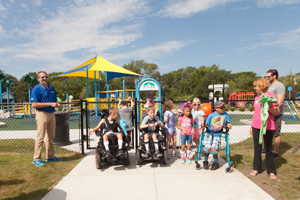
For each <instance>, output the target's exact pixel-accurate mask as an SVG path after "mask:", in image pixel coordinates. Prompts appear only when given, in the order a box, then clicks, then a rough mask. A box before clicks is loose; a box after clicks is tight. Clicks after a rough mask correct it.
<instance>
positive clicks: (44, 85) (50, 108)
mask: <svg viewBox="0 0 300 200" xmlns="http://www.w3.org/2000/svg"><path fill="white" fill-rule="evenodd" d="M37 78H38V80H39V82H40V84H38V85H36V86H35V87H34V88H33V89H32V95H31V100H30V101H31V102H32V107H33V108H36V116H35V118H36V124H37V133H38V134H37V137H36V139H35V145H34V155H33V164H34V165H36V166H38V167H40V166H43V165H44V163H43V162H42V161H41V151H42V147H43V144H44V138H45V136H46V139H45V147H46V162H51V161H52V162H56V161H61V160H62V159H61V158H57V157H55V156H54V145H53V143H54V137H55V114H54V112H55V108H58V107H59V106H60V104H59V103H58V102H57V97H56V92H55V89H54V88H53V87H52V86H50V85H48V75H47V73H46V72H44V71H40V72H38V73H37Z"/></svg>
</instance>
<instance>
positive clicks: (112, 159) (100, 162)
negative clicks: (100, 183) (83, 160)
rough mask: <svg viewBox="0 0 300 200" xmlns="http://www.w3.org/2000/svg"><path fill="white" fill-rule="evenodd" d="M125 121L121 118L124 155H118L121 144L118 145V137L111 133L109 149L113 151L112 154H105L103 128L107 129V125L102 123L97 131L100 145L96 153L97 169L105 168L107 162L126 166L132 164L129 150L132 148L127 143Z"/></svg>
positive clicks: (120, 130)
mask: <svg viewBox="0 0 300 200" xmlns="http://www.w3.org/2000/svg"><path fill="white" fill-rule="evenodd" d="M124 123H125V121H122V120H120V126H121V127H119V131H118V132H120V133H122V134H123V145H122V150H123V152H124V154H123V155H122V156H119V155H118V150H119V145H118V138H117V136H116V135H114V134H110V135H109V138H108V141H109V150H110V153H111V156H108V157H107V156H106V154H105V147H104V144H103V135H104V133H103V130H104V129H105V125H104V124H102V126H101V128H100V130H99V131H96V132H95V133H96V136H99V137H100V139H99V142H98V146H97V148H96V154H95V163H96V168H97V169H103V167H104V165H105V164H112V165H115V164H117V163H122V164H123V165H124V166H128V165H130V161H129V154H128V150H130V148H129V146H128V144H127V132H126V129H125V131H124V130H123V128H125V127H126V124H125V126H124Z"/></svg>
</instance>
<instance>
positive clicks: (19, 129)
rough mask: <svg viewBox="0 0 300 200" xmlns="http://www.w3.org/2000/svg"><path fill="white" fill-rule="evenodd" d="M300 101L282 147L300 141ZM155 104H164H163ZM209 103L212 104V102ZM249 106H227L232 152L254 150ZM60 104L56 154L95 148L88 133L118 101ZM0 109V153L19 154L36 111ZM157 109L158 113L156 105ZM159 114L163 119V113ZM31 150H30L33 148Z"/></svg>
mask: <svg viewBox="0 0 300 200" xmlns="http://www.w3.org/2000/svg"><path fill="white" fill-rule="evenodd" d="M299 101H300V100H297V99H296V100H295V99H292V100H287V101H286V102H285V104H286V105H285V110H284V115H283V118H282V128H281V147H285V148H292V147H293V146H295V145H297V144H298V143H299V142H300V116H299V111H300V108H299V106H300V105H299V103H300V102H299ZM186 102H187V101H173V103H174V107H173V110H172V111H173V112H174V113H175V114H177V110H178V108H179V106H180V105H182V104H184V103H186ZM207 102H209V101H208V100H201V103H207ZM291 102H293V103H291ZM127 103H130V102H127ZM145 103H146V102H145V101H140V102H137V101H135V107H134V109H133V122H134V128H135V129H134V132H133V134H132V144H133V146H134V147H135V146H137V145H138V141H137V140H136V138H137V136H138V135H139V130H138V128H139V126H140V122H138V121H137V117H136V116H137V115H140V116H141V117H140V121H142V119H143V117H144V116H146V115H147V112H146V109H145V108H144V104H145ZM157 103H162V104H163V103H164V102H157ZM157 103H156V104H157ZM210 103H211V104H213V102H210ZM250 103H251V102H250ZM250 103H249V101H247V102H246V103H245V104H244V105H245V107H238V105H241V101H230V102H228V104H227V106H226V110H227V109H228V111H227V113H228V115H229V118H230V123H231V124H232V129H231V130H230V131H229V138H230V139H229V141H230V145H231V148H232V149H252V148H253V140H252V137H251V136H250V134H249V129H250V126H251V122H252V118H253V111H251V110H252V108H251V104H250ZM62 105H63V108H62V111H58V112H56V137H55V146H56V149H55V150H56V152H59V151H60V150H61V149H68V150H71V151H75V152H81V153H84V151H85V149H94V148H96V147H97V144H98V141H99V138H98V137H97V136H96V135H95V134H93V135H88V131H89V130H91V129H92V128H94V127H95V126H97V124H98V123H99V122H100V120H101V118H102V117H105V116H108V112H107V111H108V109H109V108H110V107H117V102H87V101H83V100H82V101H80V102H71V103H62ZM0 107H1V108H2V109H1V110H0V150H1V151H6V152H14V151H18V152H22V148H24V147H28V145H32V144H33V143H34V140H35V138H36V135H37V130H36V121H35V109H30V104H26V103H11V104H0ZM8 107H9V109H8ZM156 108H157V110H158V106H156ZM12 109H13V110H12ZM8 111H10V112H8ZM12 111H13V112H12ZM30 111H31V112H30ZM12 113H13V114H12ZM158 114H159V115H161V116H162V117H163V114H164V113H158ZM179 145H180V131H179V130H177V147H178V146H179ZM224 145H225V141H224V140H222V146H224ZM57 147H60V148H57ZM31 148H32V151H33V150H34V145H32V146H31Z"/></svg>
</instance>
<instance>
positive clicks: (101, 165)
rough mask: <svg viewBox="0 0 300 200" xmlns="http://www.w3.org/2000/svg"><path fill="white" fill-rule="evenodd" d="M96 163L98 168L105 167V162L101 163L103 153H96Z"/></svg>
mask: <svg viewBox="0 0 300 200" xmlns="http://www.w3.org/2000/svg"><path fill="white" fill-rule="evenodd" d="M95 163H96V168H97V169H102V168H103V164H102V163H101V155H100V154H95Z"/></svg>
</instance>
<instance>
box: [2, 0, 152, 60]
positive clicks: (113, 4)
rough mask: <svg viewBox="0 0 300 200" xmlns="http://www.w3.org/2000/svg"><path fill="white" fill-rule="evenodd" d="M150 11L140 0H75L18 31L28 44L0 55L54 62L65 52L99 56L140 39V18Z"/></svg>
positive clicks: (20, 45) (3, 50)
mask: <svg viewBox="0 0 300 200" xmlns="http://www.w3.org/2000/svg"><path fill="white" fill-rule="evenodd" d="M148 12H149V9H148V7H147V5H146V4H145V2H144V1H142V0H128V1H123V0H107V1H97V0H86V1H82V0H76V5H69V6H68V7H63V8H59V9H58V11H57V13H56V14H55V15H53V17H52V18H48V19H47V18H45V17H41V18H40V21H39V24H32V25H31V26H30V27H29V28H28V29H27V30H25V31H24V30H19V31H18V32H19V36H23V37H27V39H30V40H31V42H28V43H25V44H19V45H16V46H13V47H10V48H2V49H0V52H11V51H15V52H14V57H17V58H25V59H35V60H40V59H44V60H55V59H63V58H64V54H65V53H66V52H72V51H79V50H80V51H83V52H91V53H93V55H94V54H95V52H97V53H101V52H103V51H105V50H108V49H112V48H116V47H120V46H123V45H126V44H129V43H131V42H133V41H135V40H136V39H138V38H140V37H142V30H141V28H142V26H143V25H144V21H143V19H139V18H141V16H143V14H146V13H148Z"/></svg>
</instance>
